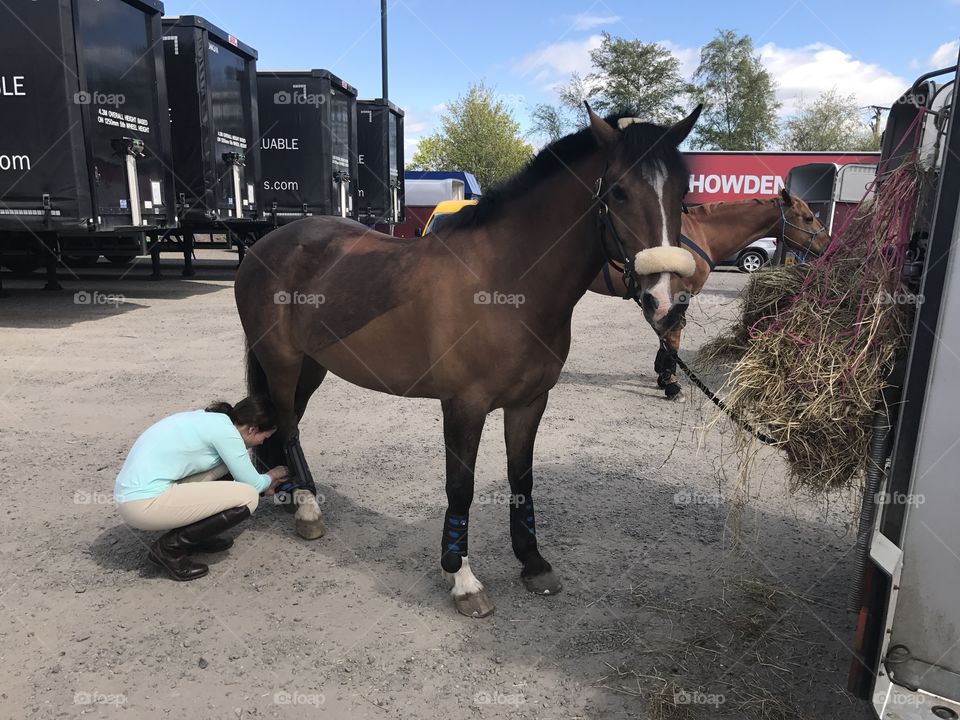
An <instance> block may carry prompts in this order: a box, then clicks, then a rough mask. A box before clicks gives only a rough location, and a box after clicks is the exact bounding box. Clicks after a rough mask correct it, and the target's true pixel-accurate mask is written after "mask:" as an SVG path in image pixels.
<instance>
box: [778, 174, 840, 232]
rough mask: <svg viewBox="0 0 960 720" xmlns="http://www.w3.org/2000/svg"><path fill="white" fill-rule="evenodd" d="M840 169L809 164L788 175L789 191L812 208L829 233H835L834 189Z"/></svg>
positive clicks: (787, 184) (787, 185)
mask: <svg viewBox="0 0 960 720" xmlns="http://www.w3.org/2000/svg"><path fill="white" fill-rule="evenodd" d="M838 168H839V165H837V164H836V163H808V164H807V165H799V166H798V167H795V168H793V169H792V170H791V171H790V172H789V173H788V174H787V183H786V187H787V190H789V191H790V192H791V193H792V194H794V195H796V196H797V197H799V198H801V199H802V200H803V201H804V202H806V203H807V205H809V206H810V209H811V210H813V213H814V215H816V216H817V218H818V219H819V220H820V222H821V224H822V225H823V226H824V227H825V228H826V229H827V232H828V233H829V232H833V214H834V208H835V205H834V201H833V188H834V186H835V184H836V180H837V169H838Z"/></svg>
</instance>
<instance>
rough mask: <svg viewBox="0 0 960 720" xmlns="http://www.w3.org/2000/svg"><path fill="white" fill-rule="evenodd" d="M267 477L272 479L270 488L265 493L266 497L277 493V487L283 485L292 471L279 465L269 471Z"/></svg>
mask: <svg viewBox="0 0 960 720" xmlns="http://www.w3.org/2000/svg"><path fill="white" fill-rule="evenodd" d="M267 477H269V478H270V487H268V488H267V489H266V490H264V491H263V494H264V495H267V496H269V495H273V494H275V493H276V492H277V486H278V485H280V484H282V483H283V482H284V481H285V480H286V479H287V478H288V477H290V471H289V470H288V469H287V468H286V466H284V465H278V466H277V467H275V468H273V469H272V470H268V471H267Z"/></svg>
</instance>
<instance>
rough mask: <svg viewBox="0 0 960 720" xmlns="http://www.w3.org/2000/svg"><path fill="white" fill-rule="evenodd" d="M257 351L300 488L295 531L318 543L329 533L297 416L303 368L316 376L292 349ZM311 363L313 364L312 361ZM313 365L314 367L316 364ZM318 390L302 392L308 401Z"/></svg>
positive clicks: (279, 431) (265, 347)
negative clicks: (302, 443)
mask: <svg viewBox="0 0 960 720" xmlns="http://www.w3.org/2000/svg"><path fill="white" fill-rule="evenodd" d="M257 349H258V351H259V352H257V358H258V359H259V361H260V364H261V366H262V368H263V372H264V374H265V375H266V379H267V385H268V387H269V388H270V398H271V399H272V400H273V404H274V406H275V407H276V409H277V433H276V434H277V435H278V436H279V442H282V443H283V450H284V454H285V455H286V462H287V467H288V469H289V470H290V472H291V474H292V475H294V476H295V477H294V481H295V482H296V484H297V488H296V489H295V490H294V491H293V501H294V505H295V506H296V508H297V512H296V515H295V516H294V519H295V521H296V531H297V534H298V535H299V536H300V537H302V538H305V539H307V540H315V539H316V538H319V537H322V536H323V534H324V533H325V532H326V529H325V528H324V525H323V515H322V513H321V512H320V505H319V504H318V503H317V500H316V495H317V488H316V485H315V484H314V482H313V476H312V475H311V473H310V468H309V466H308V465H307V460H306V457H305V456H304V454H303V448H302V447H301V445H300V430H299V427H298V423H299V421H300V417H301V416H302V414H303V413H302V411H301V412H300V413H299V414H298V412H297V396H298V390H299V386H300V378H301V374H302V373H303V370H304V367H305V366H306V367H308V368H311V371H312V372H313V377H314V378H315V377H316V374H317V373H316V371H315V370H313V368H312V366H310V365H309V363H307V362H306V361H307V358H306V356H305V355H304V354H303V353H301V352H299V351H295V350H293V349H290V350H289V351H288V352H283V351H282V350H280V349H279V348H276V347H275V346H270V345H268V344H267V342H262V343H261V344H260V346H258V348H257ZM309 362H310V363H313V361H312V360H310V361H309ZM313 365H314V366H315V365H316V363H313ZM308 374H309V373H308ZM324 374H326V371H325V370H324V371H323V373H322V374H320V377H319V381H317V382H316V386H319V384H320V381H322V380H323V375H324ZM307 385H309V383H307ZM316 386H314V387H313V388H312V389H311V390H310V392H309V393H302V392H301V393H300V395H301V397H304V395H305V397H306V398H309V396H310V394H312V392H313V390H315V389H316ZM302 408H303V409H305V408H306V399H303V401H302Z"/></svg>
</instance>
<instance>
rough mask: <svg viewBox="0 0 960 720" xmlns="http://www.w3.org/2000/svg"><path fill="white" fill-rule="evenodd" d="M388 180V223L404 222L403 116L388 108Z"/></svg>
mask: <svg viewBox="0 0 960 720" xmlns="http://www.w3.org/2000/svg"><path fill="white" fill-rule="evenodd" d="M387 117H388V118H389V119H388V121H387V178H388V180H389V188H390V205H389V208H388V210H387V221H388V222H389V223H391V224H397V223H401V222H403V207H404V186H403V115H402V114H401V113H399V112H394V110H393V109H392V108H390V107H389V106H388V107H387Z"/></svg>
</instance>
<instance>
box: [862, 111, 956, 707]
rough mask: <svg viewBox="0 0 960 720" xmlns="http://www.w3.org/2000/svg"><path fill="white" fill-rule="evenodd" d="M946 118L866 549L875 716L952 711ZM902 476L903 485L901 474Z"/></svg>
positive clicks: (951, 331)
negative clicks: (878, 628)
mask: <svg viewBox="0 0 960 720" xmlns="http://www.w3.org/2000/svg"><path fill="white" fill-rule="evenodd" d="M947 117H949V115H948V114H943V115H942V116H941V117H940V119H939V121H943V120H946V118H947ZM931 119H932V118H931ZM955 120H956V117H955V114H954V115H953V117H952V118H951V119H950V123H949V125H950V127H949V128H948V129H947V133H946V146H947V148H948V149H949V152H946V153H943V154H942V157H943V165H942V167H941V170H940V178H939V187H938V192H937V196H936V201H935V208H934V214H933V218H934V219H933V224H932V226H931V229H930V237H929V243H928V247H927V254H926V260H925V266H924V272H923V283H922V285H921V287H920V295H919V297H920V299H921V300H922V303H921V304H920V305H919V307H918V310H917V317H916V321H915V325H914V333H913V338H912V344H911V348H910V356H909V360H908V365H907V371H906V374H907V380H906V383H905V385H904V394H903V402H902V403H901V405H900V407H901V410H900V417H899V419H898V422H897V436H896V440H895V445H894V450H893V455H892V460H891V470H890V480H889V482H890V485H891V486H892V487H894V488H896V487H900V486H902V487H906V488H907V491H906V492H904V493H899V492H898V493H894V494H893V495H892V496H891V501H892V504H889V505H887V506H886V507H885V508H884V513H883V515H882V516H881V517H879V518H878V521H877V527H876V529H875V531H874V534H873V541H872V545H871V550H870V553H871V557H872V559H873V560H874V562H875V563H876V564H877V565H878V566H879V567H880V568H881V569H882V570H883V572H885V573H886V574H887V575H888V576H889V577H890V588H891V589H890V591H889V596H888V603H887V608H886V617H885V619H884V627H883V630H882V632H883V635H882V637H883V641H882V645H881V653H880V656H881V667H880V670H879V672H878V676H877V679H876V682H875V685H874V688H873V690H874V693H873V705H874V708H875V710H876V712H877V714H878V716H879V717H881V718H884V719H886V718H890V719H893V718H897V719H898V720H928V719H930V718H954V719H955V718H958V717H960V522H958V520H957V513H958V510H960V478H958V474H957V473H958V468H960V430H958V427H960V423H958V412H960V411H958V408H960V381H958V378H960V320H958V318H960V253H958V249H960V215H958V212H957V205H958V204H960V126H958V124H957V122H955ZM926 139H927V137H926V133H924V140H926ZM904 475H908V476H909V477H908V478H907V479H908V482H907V483H906V484H904V483H902V482H900V479H901V478H902V477H903V476H904ZM898 518H902V519H899V520H898ZM881 529H882V531H881Z"/></svg>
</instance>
